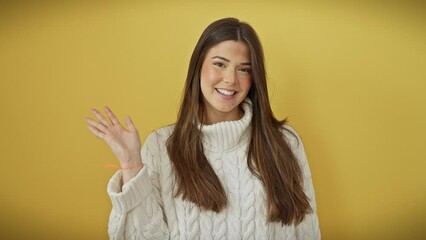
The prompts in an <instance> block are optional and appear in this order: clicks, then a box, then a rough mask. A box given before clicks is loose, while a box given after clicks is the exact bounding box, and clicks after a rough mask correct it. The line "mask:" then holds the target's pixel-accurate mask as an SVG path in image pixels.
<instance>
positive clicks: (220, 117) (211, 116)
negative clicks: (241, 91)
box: [202, 106, 244, 125]
mask: <svg viewBox="0 0 426 240" xmlns="http://www.w3.org/2000/svg"><path fill="white" fill-rule="evenodd" d="M207 108H209V110H208V111H207ZM211 108H212V107H211V106H205V112H204V116H203V120H202V121H203V124H205V125H211V124H215V123H219V122H226V121H235V120H239V119H241V118H242V117H243V116H244V111H243V110H242V109H241V107H240V106H238V107H236V108H235V109H233V110H232V111H231V112H220V111H218V110H216V109H211Z"/></svg>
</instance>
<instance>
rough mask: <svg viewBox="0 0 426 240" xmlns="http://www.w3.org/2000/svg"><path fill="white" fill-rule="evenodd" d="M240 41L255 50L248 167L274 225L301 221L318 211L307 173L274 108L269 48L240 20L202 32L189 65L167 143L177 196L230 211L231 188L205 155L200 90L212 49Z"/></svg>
mask: <svg viewBox="0 0 426 240" xmlns="http://www.w3.org/2000/svg"><path fill="white" fill-rule="evenodd" d="M226 40H235V41H240V42H243V43H245V44H246V45H247V46H248V48H249V49H250V59H251V66H252V70H251V71H252V72H251V74H252V79H253V80H252V86H251V89H250V91H249V93H248V96H247V97H249V98H250V99H251V101H252V107H253V118H252V121H251V129H252V131H251V139H250V144H249V148H248V154H247V156H248V158H247V164H248V167H249V169H250V171H251V172H252V174H254V175H255V176H256V177H257V178H259V179H260V180H261V182H262V183H263V186H264V189H265V193H266V196H267V209H268V221H269V222H281V223H282V224H287V225H290V224H292V223H296V224H297V223H300V222H301V221H302V220H303V218H304V216H305V214H306V213H308V212H310V211H312V209H311V207H310V205H309V202H308V198H307V196H306V195H305V193H304V191H303V187H302V186H303V177H302V170H301V167H300V165H299V164H298V161H297V159H296V157H295V156H294V154H293V152H292V151H291V148H290V146H289V144H288V143H287V141H286V140H285V137H284V134H283V131H286V130H287V129H285V128H283V124H284V123H286V121H287V119H284V120H282V121H279V120H277V119H276V118H275V117H274V115H273V113H272V110H271V106H270V103H269V96H268V91H267V85H266V72H265V66H264V57H263V50H262V46H261V44H260V41H259V39H258V37H257V35H256V32H255V31H254V29H253V28H252V27H251V26H250V25H248V24H247V23H244V22H240V21H239V20H238V19H235V18H224V19H220V20H217V21H215V22H213V23H211V24H210V25H209V26H208V27H207V28H206V29H205V30H204V32H203V33H202V35H201V37H200V39H199V40H198V43H197V45H196V46H195V49H194V52H193V53H192V57H191V60H190V63H189V69H188V75H187V78H186V83H185V88H184V93H183V94H184V95H183V99H182V102H181V107H180V111H179V114H178V119H177V123H176V125H175V128H174V131H173V133H172V135H171V136H170V137H169V139H168V141H167V151H168V154H169V157H170V159H171V161H172V163H173V167H174V170H175V173H176V183H177V191H176V196H179V195H181V197H182V199H184V200H187V201H191V202H193V203H195V204H197V205H198V206H199V207H200V208H201V209H202V210H212V211H215V212H219V211H221V210H222V209H223V208H225V207H226V204H227V198H226V194H225V190H224V188H223V186H222V184H221V182H220V180H219V178H218V176H217V175H216V173H215V172H214V170H213V168H212V166H211V165H210V164H209V162H208V160H207V158H206V157H205V155H204V152H203V145H202V141H201V139H202V134H201V129H200V128H199V127H198V124H199V123H201V124H202V122H203V121H202V120H203V114H204V111H205V109H204V103H203V98H202V93H201V90H200V69H201V66H202V64H203V61H204V58H205V56H206V54H207V52H208V50H209V49H210V48H212V47H213V46H215V45H216V44H218V43H220V42H222V41H226Z"/></svg>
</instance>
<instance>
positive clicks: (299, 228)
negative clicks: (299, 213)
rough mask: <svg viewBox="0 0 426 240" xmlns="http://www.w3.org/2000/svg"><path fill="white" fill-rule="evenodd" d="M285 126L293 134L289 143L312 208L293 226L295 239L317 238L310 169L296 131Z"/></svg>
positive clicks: (318, 232) (309, 239)
mask: <svg viewBox="0 0 426 240" xmlns="http://www.w3.org/2000/svg"><path fill="white" fill-rule="evenodd" d="M286 128H287V129H289V130H290V131H291V132H292V133H293V134H294V135H295V136H293V137H292V138H291V139H294V141H291V142H292V143H291V145H292V149H293V153H294V154H295V156H296V158H297V159H298V160H299V164H300V167H301V168H302V173H303V190H304V192H305V194H306V196H307V197H308V199H309V204H310V205H311V208H312V212H311V213H309V214H307V215H306V216H305V218H304V219H303V221H302V222H301V223H300V224H298V225H296V226H295V228H296V239H300V240H319V239H321V232H320V229H319V222H318V216H317V205H316V201H315V190H314V185H313V182H312V175H311V170H310V168H309V163H308V159H307V157H306V153H305V149H304V146H303V143H302V140H301V139H300V137H299V135H298V134H297V132H296V131H295V130H294V129H293V128H291V127H289V126H286ZM290 135H291V134H290ZM295 137H296V138H295Z"/></svg>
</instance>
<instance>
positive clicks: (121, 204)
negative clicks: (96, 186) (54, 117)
mask: <svg viewBox="0 0 426 240" xmlns="http://www.w3.org/2000/svg"><path fill="white" fill-rule="evenodd" d="M105 111H106V113H107V115H108V117H109V119H110V121H111V122H109V121H108V120H107V119H106V118H105V117H103V116H102V114H100V113H99V112H98V111H97V110H95V109H93V110H92V112H93V113H94V114H95V115H96V117H97V118H98V120H99V122H97V121H95V120H92V119H90V118H86V121H87V123H88V124H89V125H88V128H89V129H90V130H91V131H92V132H93V134H94V135H95V136H97V137H98V138H100V139H102V140H104V141H105V142H106V143H107V144H108V145H109V146H110V147H111V149H112V151H113V153H114V155H115V156H116V158H117V159H118V161H119V162H120V165H121V170H119V171H117V173H116V174H114V176H113V177H112V178H111V180H110V181H109V183H108V188H107V191H108V194H109V196H110V198H111V202H112V211H111V214H110V219H109V224H108V234H109V236H110V239H129V238H135V237H136V236H137V237H139V238H142V239H168V238H169V231H168V227H167V223H166V220H165V217H164V213H163V202H162V198H161V195H160V184H159V174H158V172H159V171H158V169H159V168H158V162H159V160H160V159H159V146H158V140H157V136H156V134H154V133H153V134H151V135H150V136H149V137H148V138H147V140H146V142H145V144H144V146H143V148H142V150H140V140H139V134H138V132H137V130H136V128H135V126H134V125H133V123H132V121H131V120H130V117H127V118H126V124H127V127H128V130H126V129H124V127H123V126H121V124H120V123H119V122H118V120H117V118H116V117H115V115H114V114H113V113H112V111H111V110H110V109H109V108H105ZM142 161H143V162H142ZM123 184H124V185H123Z"/></svg>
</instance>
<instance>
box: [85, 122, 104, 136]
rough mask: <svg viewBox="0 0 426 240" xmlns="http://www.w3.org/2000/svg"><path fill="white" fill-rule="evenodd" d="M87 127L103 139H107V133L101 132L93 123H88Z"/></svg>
mask: <svg viewBox="0 0 426 240" xmlns="http://www.w3.org/2000/svg"><path fill="white" fill-rule="evenodd" d="M87 128H88V129H89V130H90V131H91V132H92V133H93V134H94V135H95V136H96V137H97V138H100V139H102V140H105V134H103V133H101V132H100V131H99V130H98V129H96V128H95V127H93V126H91V125H87Z"/></svg>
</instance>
